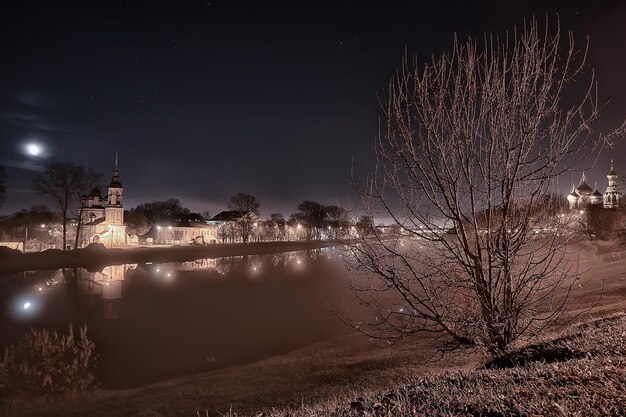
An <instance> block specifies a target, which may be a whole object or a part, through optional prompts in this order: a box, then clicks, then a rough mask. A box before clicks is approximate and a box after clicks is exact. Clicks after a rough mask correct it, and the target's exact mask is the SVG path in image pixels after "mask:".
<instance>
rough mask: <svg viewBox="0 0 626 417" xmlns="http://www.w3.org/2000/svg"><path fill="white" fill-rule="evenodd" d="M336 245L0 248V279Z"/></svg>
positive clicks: (252, 244)
mask: <svg viewBox="0 0 626 417" xmlns="http://www.w3.org/2000/svg"><path fill="white" fill-rule="evenodd" d="M339 244H340V243H339V242H338V241H295V242H254V243H233V244H214V245H207V246H171V247H149V246H142V247H137V248H113V249H109V248H106V247H105V246H104V245H102V244H94V245H90V246H88V247H86V248H83V249H76V250H70V251H62V250H60V249H48V250H46V251H43V252H34V253H21V252H20V251H17V250H12V249H8V248H0V249H2V250H0V278H2V277H5V276H7V275H10V274H12V273H15V272H19V271H34V270H52V269H60V268H85V269H88V270H100V269H102V267H104V266H106V265H114V264H123V263H144V262H153V263H158V262H182V261H191V260H194V259H201V258H221V257H228V256H245V255H266V254H271V253H279V252H296V251H306V250H312V249H321V248H326V247H331V246H337V245H339Z"/></svg>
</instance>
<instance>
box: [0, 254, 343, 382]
mask: <svg viewBox="0 0 626 417" xmlns="http://www.w3.org/2000/svg"><path fill="white" fill-rule="evenodd" d="M331 254H332V252H331V251H328V250H323V249H322V250H315V251H309V252H294V253H280V254H273V255H262V256H237V257H228V258H218V259H198V260H195V261H188V262H173V263H162V264H156V263H146V264H132V265H111V266H107V267H105V268H103V269H102V270H101V271H87V270H84V269H67V270H65V271H47V272H42V271H37V272H35V271H33V272H27V273H24V274H19V275H16V276H14V277H11V278H9V279H7V280H3V281H2V282H0V297H1V299H2V300H1V301H2V302H3V305H6V302H8V301H10V302H11V303H13V304H15V303H16V302H18V301H19V302H20V303H21V306H19V305H18V306H17V307H18V308H14V309H12V310H10V311H5V312H3V313H2V315H1V316H0V327H1V328H2V329H6V331H3V332H2V334H0V348H2V347H4V346H6V345H7V344H10V343H14V342H15V341H16V340H17V339H18V338H19V337H20V336H21V335H22V334H24V333H26V331H27V330H28V328H29V327H38V328H42V327H43V328H48V329H57V330H66V329H67V326H68V325H69V324H73V325H74V326H75V327H78V326H80V325H82V324H87V326H88V329H89V334H90V337H91V338H93V339H94V341H95V342H96V347H97V350H98V353H99V354H100V360H99V364H100V365H99V376H100V378H101V380H102V382H103V383H104V385H105V386H109V387H124V386H135V385H140V384H144V383H148V382H153V381H157V380H160V379H163V378H169V377H173V376H178V375H183V374H188V373H192V372H200V371H204V370H210V369H216V368H220V367H225V366H229V365H232V364H237V363H242V362H249V361H254V360H258V359H261V358H263V357H267V356H271V355H275V354H280V353H282V352H286V351H288V350H291V349H295V348H298V347H301V346H305V345H306V344H309V343H312V342H314V341H317V340H322V339H325V338H329V337H332V336H336V335H338V334H341V333H343V332H345V331H346V328H344V327H343V326H342V325H341V324H340V323H339V322H338V321H337V320H336V318H335V317H334V316H333V315H332V314H330V313H329V312H328V307H327V302H328V300H329V298H332V297H337V296H338V294H339V291H338V287H339V286H340V285H341V278H342V277H343V276H344V274H345V270H343V268H342V267H341V266H340V265H338V264H337V263H335V262H334V260H332V259H329V256H330V255H331ZM26 303H30V305H29V307H28V308H27V309H24V306H25V305H26Z"/></svg>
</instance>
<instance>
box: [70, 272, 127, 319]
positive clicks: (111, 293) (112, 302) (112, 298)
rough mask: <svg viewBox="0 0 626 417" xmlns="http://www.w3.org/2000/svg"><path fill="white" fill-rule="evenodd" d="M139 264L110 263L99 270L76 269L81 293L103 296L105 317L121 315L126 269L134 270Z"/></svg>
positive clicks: (112, 317) (114, 317)
mask: <svg viewBox="0 0 626 417" xmlns="http://www.w3.org/2000/svg"><path fill="white" fill-rule="evenodd" d="M136 268H137V264H123V265H109V266H107V267H105V268H103V269H102V271H99V272H90V271H87V270H85V269H82V268H80V269H77V270H76V280H77V283H78V289H79V292H80V294H81V295H83V296H86V297H93V296H98V295H99V296H101V297H102V300H103V305H104V318H105V319H117V318H119V317H120V303H121V299H122V283H123V281H124V278H125V274H126V271H128V270H134V269H136Z"/></svg>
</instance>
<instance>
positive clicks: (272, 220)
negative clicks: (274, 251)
mask: <svg viewBox="0 0 626 417" xmlns="http://www.w3.org/2000/svg"><path fill="white" fill-rule="evenodd" d="M268 223H269V224H270V225H271V226H272V227H273V228H275V230H276V236H275V239H276V240H285V236H286V226H287V220H285V217H284V216H283V215H282V214H281V213H272V214H270V217H269V218H268Z"/></svg>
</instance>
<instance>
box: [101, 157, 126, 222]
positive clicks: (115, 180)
mask: <svg viewBox="0 0 626 417" xmlns="http://www.w3.org/2000/svg"><path fill="white" fill-rule="evenodd" d="M123 198H124V187H122V181H121V180H120V172H119V169H118V165H117V151H116V152H115V170H114V171H113V177H112V178H111V183H110V184H109V193H108V196H107V199H108V201H107V206H106V210H105V211H106V222H107V223H108V224H110V225H120V226H121V225H123V224H124V206H123V205H122V201H123Z"/></svg>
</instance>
